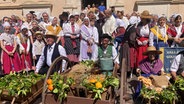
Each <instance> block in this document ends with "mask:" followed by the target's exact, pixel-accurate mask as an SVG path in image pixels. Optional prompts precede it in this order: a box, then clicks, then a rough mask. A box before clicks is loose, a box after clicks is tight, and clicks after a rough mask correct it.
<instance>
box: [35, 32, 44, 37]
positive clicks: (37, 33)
mask: <svg viewBox="0 0 184 104" xmlns="http://www.w3.org/2000/svg"><path fill="white" fill-rule="evenodd" d="M35 35H36V36H37V35H43V33H42V32H41V31H36V32H35Z"/></svg>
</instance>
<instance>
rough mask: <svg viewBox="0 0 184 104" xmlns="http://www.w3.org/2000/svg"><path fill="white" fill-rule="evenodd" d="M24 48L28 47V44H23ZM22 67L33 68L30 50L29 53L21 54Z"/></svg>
mask: <svg viewBox="0 0 184 104" xmlns="http://www.w3.org/2000/svg"><path fill="white" fill-rule="evenodd" d="M22 45H23V47H24V49H25V50H26V49H27V44H22ZM21 68H22V69H27V68H28V69H29V70H30V69H31V68H32V60H31V54H30V52H29V53H28V54H21Z"/></svg>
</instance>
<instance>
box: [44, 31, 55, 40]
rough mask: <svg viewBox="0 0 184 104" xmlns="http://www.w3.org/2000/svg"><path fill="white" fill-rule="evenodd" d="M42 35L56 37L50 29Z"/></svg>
mask: <svg viewBox="0 0 184 104" xmlns="http://www.w3.org/2000/svg"><path fill="white" fill-rule="evenodd" d="M44 37H45V38H48V37H52V38H56V37H57V35H56V34H54V33H53V32H51V31H48V32H47V33H46V35H45V36H44Z"/></svg>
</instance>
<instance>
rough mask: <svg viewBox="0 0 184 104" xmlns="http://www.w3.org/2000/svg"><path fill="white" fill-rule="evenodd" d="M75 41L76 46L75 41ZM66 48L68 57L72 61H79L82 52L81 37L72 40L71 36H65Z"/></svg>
mask: <svg viewBox="0 0 184 104" xmlns="http://www.w3.org/2000/svg"><path fill="white" fill-rule="evenodd" d="M73 41H74V42H75V46H74V44H72V43H73ZM64 48H65V50H66V54H67V57H68V58H69V60H70V61H71V62H79V53H80V39H79V38H77V39H75V40H72V39H71V38H70V37H65V43H64Z"/></svg>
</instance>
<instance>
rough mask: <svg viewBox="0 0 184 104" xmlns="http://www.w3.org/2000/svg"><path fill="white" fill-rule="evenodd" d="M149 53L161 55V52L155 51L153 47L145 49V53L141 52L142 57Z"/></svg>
mask: <svg viewBox="0 0 184 104" xmlns="http://www.w3.org/2000/svg"><path fill="white" fill-rule="evenodd" d="M149 53H152V54H153V53H154V54H161V53H162V51H159V50H156V48H155V47H154V46H150V47H148V48H147V50H146V52H143V55H148V54H149Z"/></svg>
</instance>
